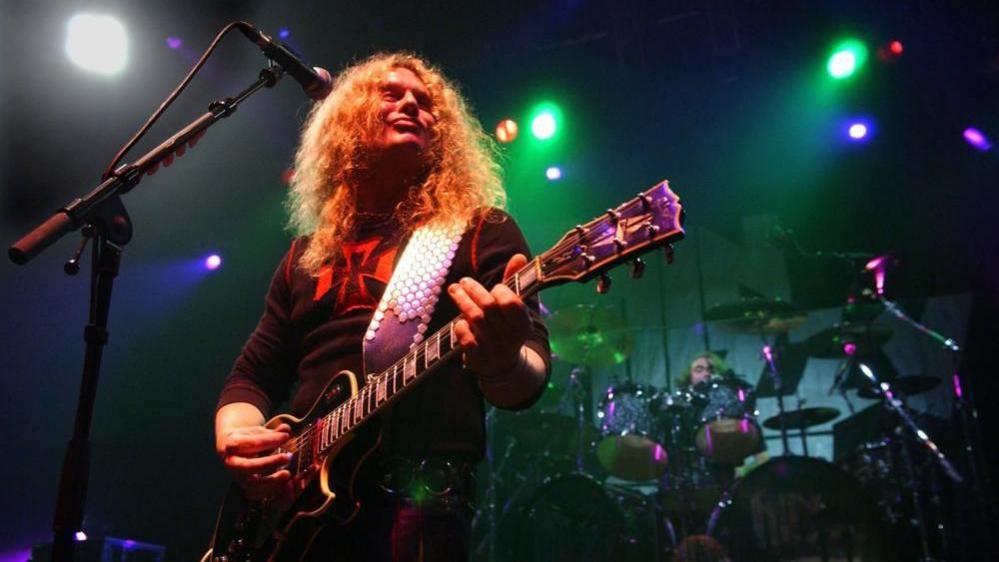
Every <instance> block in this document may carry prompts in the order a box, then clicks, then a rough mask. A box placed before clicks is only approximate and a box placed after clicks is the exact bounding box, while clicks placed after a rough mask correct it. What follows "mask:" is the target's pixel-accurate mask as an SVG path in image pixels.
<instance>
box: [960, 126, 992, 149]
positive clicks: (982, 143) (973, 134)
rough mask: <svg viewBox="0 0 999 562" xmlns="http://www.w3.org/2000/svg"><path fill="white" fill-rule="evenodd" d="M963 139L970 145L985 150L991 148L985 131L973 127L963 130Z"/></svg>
mask: <svg viewBox="0 0 999 562" xmlns="http://www.w3.org/2000/svg"><path fill="white" fill-rule="evenodd" d="M963 135H964V140H965V141H967V142H968V144H970V145H971V146H973V147H975V148H977V149H978V150H981V151H982V152H985V151H986V150H989V149H991V148H992V143H991V142H989V138H988V137H986V136H985V133H983V132H981V131H979V130H978V129H976V128H974V127H968V128H967V129H965V130H964V133H963Z"/></svg>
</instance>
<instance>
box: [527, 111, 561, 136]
mask: <svg viewBox="0 0 999 562" xmlns="http://www.w3.org/2000/svg"><path fill="white" fill-rule="evenodd" d="M556 130H558V122H556V121H555V116H554V115H552V113H551V112H550V111H543V112H541V113H540V114H538V115H537V116H536V117H535V118H534V119H533V120H532V121H531V132H532V133H533V134H534V138H536V139H538V140H546V139H550V138H552V137H553V136H554V135H555V131H556Z"/></svg>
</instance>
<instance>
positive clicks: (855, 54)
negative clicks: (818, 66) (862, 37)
mask: <svg viewBox="0 0 999 562" xmlns="http://www.w3.org/2000/svg"><path fill="white" fill-rule="evenodd" d="M866 61H867V47H866V46H865V45H864V44H863V43H861V42H860V41H858V40H856V39H847V40H846V41H843V42H841V43H838V44H837V45H836V46H835V47H834V48H833V53H832V55H830V56H829V61H828V62H827V63H826V70H827V71H828V72H829V76H832V77H833V78H835V79H836V80H842V79H844V78H849V77H850V76H853V75H854V73H856V72H857V70H859V69H860V67H861V66H863V64H864V62H866Z"/></svg>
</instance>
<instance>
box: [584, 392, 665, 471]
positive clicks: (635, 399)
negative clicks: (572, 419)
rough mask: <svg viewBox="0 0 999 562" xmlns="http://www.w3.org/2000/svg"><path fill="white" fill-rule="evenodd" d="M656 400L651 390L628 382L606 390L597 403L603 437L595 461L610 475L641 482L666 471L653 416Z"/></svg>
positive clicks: (598, 444)
mask: <svg viewBox="0 0 999 562" xmlns="http://www.w3.org/2000/svg"><path fill="white" fill-rule="evenodd" d="M657 400H658V393H657V392H656V390H655V389H654V388H653V387H650V386H644V385H640V384H635V383H631V382H629V383H623V384H619V385H615V386H612V387H610V388H608V389H607V392H606V393H605V394H604V397H603V398H602V399H601V400H600V409H599V411H598V412H597V418H598V421H599V422H600V433H601V435H602V436H603V437H602V438H601V439H600V441H599V442H598V443H597V460H599V461H600V465H601V466H603V467H604V469H605V470H607V472H609V473H610V474H613V475H614V476H617V477H619V478H623V479H625V480H630V481H632V482H643V481H646V480H652V479H654V478H658V477H660V476H662V475H663V473H664V472H665V471H666V464H667V460H668V459H667V455H666V449H665V448H663V446H662V445H661V444H660V434H661V433H662V427H661V424H659V423H657V421H656V420H657V419H658V418H657V416H656V415H655V411H656V410H658V408H657V407H656V401H657Z"/></svg>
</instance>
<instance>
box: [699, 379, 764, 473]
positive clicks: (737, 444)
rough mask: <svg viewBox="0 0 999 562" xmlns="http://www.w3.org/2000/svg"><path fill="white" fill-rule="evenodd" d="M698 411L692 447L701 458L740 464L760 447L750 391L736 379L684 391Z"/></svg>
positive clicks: (701, 384)
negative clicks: (697, 421)
mask: <svg viewBox="0 0 999 562" xmlns="http://www.w3.org/2000/svg"><path fill="white" fill-rule="evenodd" d="M688 392H689V393H690V396H691V398H690V399H691V401H692V402H693V404H694V405H695V406H696V407H699V408H700V410H701V414H700V427H699V428H698V429H697V435H696V437H695V439H694V444H695V446H696V447H697V451H698V452H699V453H700V454H701V455H703V456H704V457H705V458H708V459H711V460H713V461H715V462H718V463H722V464H740V463H741V462H742V461H743V460H744V459H745V458H746V457H747V456H749V455H750V454H752V453H754V452H756V451H758V450H759V448H760V443H761V438H760V428H759V426H758V425H757V423H756V414H755V411H754V408H755V404H756V400H755V397H754V395H753V389H752V387H751V386H749V385H748V384H747V383H745V382H744V381H741V380H739V379H737V378H731V377H730V378H722V379H714V380H710V381H705V382H702V383H700V384H698V385H696V386H694V387H693V388H692V389H690V390H689V391H688Z"/></svg>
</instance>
